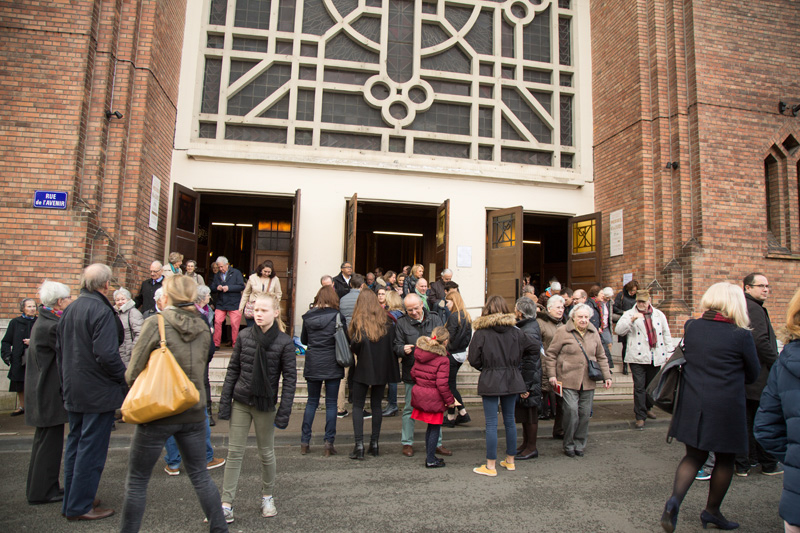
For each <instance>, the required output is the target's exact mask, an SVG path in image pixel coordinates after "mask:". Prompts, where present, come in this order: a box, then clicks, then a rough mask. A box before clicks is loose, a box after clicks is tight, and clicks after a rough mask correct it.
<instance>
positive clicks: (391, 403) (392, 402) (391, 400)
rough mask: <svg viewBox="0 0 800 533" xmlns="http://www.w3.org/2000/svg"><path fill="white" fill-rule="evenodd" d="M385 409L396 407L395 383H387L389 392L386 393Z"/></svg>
mask: <svg viewBox="0 0 800 533" xmlns="http://www.w3.org/2000/svg"><path fill="white" fill-rule="evenodd" d="M386 401H387V405H386V407H397V383H389V392H388V393H386Z"/></svg>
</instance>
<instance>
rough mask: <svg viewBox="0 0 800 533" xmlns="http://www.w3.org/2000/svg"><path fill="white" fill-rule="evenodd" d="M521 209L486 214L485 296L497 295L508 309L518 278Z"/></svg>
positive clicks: (521, 224)
mask: <svg viewBox="0 0 800 533" xmlns="http://www.w3.org/2000/svg"><path fill="white" fill-rule="evenodd" d="M522 228H523V215H522V206H517V207H511V208H508V209H498V210H496V211H490V212H489V213H488V217H487V228H486V230H487V235H488V239H487V251H486V258H487V261H486V266H487V272H486V275H487V280H486V281H487V284H486V285H487V296H490V295H493V294H498V295H500V296H502V297H503V298H505V299H506V303H507V304H508V305H510V306H513V305H514V302H515V301H516V299H517V296H518V295H519V289H520V287H519V283H520V279H521V278H522V239H523V235H522Z"/></svg>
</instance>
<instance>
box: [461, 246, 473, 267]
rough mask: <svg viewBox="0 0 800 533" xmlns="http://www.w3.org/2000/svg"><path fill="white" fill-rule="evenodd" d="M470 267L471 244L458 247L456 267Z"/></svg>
mask: <svg viewBox="0 0 800 533" xmlns="http://www.w3.org/2000/svg"><path fill="white" fill-rule="evenodd" d="M471 267H472V246H459V247H458V268H471Z"/></svg>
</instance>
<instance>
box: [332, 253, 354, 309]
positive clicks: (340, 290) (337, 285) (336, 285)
mask: <svg viewBox="0 0 800 533" xmlns="http://www.w3.org/2000/svg"><path fill="white" fill-rule="evenodd" d="M339 268H340V269H341V272H339V274H338V275H337V276H336V277H334V278H333V289H334V290H335V291H336V296H338V297H339V299H340V300H341V299H342V296H344V295H345V294H347V293H348V292H350V277H351V276H352V275H353V264H352V263H350V261H345V262H344V263H342V266H341V267H339Z"/></svg>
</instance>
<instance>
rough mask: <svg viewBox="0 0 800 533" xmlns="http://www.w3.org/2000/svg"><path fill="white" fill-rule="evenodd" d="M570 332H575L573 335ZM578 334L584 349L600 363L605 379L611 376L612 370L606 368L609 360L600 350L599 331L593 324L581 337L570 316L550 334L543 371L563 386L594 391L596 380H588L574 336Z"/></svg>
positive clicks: (582, 357)
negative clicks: (564, 324) (560, 326)
mask: <svg viewBox="0 0 800 533" xmlns="http://www.w3.org/2000/svg"><path fill="white" fill-rule="evenodd" d="M573 332H574V333H575V334H574V335H573ZM576 335H577V337H578V339H580V342H581V344H583V349H584V351H585V352H586V355H587V356H588V357H589V359H590V360H592V361H596V362H597V364H598V365H600V370H601V371H602V372H603V378H604V379H611V371H610V370H609V369H608V359H607V358H606V353H605V350H603V341H602V340H600V334H599V333H598V332H597V328H595V327H594V326H593V325H592V324H589V326H588V327H587V328H586V332H585V333H584V335H583V338H581V335H580V333H578V331H577V330H576V329H575V324H574V323H573V322H572V319H570V320H569V321H567V325H566V326H564V327H563V328H559V329H558V331H556V335H555V337H553V340H552V342H551V343H550V347H549V348H548V349H547V355H546V357H545V372H546V374H547V376H548V378H549V377H552V376H555V377H556V379H558V381H560V382H561V385H562V386H563V387H564V388H565V389H573V390H580V389H581V386H583V390H594V388H595V382H594V381H592V380H590V379H589V365H588V364H587V363H586V358H585V357H584V356H583V351H581V347H580V345H579V344H578V340H577V339H576V338H575V336H576Z"/></svg>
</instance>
